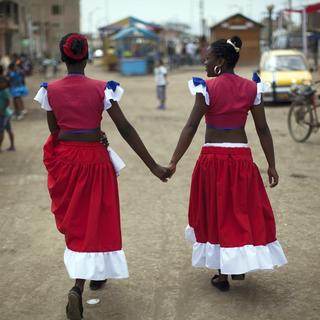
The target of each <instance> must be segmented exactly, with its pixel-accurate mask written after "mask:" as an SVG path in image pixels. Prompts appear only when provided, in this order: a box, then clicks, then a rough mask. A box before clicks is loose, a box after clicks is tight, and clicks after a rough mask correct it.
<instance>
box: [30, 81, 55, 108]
mask: <svg viewBox="0 0 320 320" xmlns="http://www.w3.org/2000/svg"><path fill="white" fill-rule="evenodd" d="M47 87H48V84H47V83H46V82H44V83H43V84H42V85H41V87H40V89H39V90H38V92H37V94H36V96H35V97H34V98H33V100H35V101H37V102H39V103H40V105H41V108H42V109H44V110H46V111H52V108H51V106H50V104H49V101H48V92H47Z"/></svg>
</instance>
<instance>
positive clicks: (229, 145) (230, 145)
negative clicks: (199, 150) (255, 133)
mask: <svg viewBox="0 0 320 320" xmlns="http://www.w3.org/2000/svg"><path fill="white" fill-rule="evenodd" d="M203 146H204V147H220V148H250V147H249V144H248V143H233V142H221V143H205V144H204V145H203Z"/></svg>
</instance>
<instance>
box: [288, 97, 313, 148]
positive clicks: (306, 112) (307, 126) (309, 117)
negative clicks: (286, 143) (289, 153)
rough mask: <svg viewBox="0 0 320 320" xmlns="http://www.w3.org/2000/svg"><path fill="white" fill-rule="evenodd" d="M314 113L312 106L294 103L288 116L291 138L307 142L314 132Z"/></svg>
mask: <svg viewBox="0 0 320 320" xmlns="http://www.w3.org/2000/svg"><path fill="white" fill-rule="evenodd" d="M312 124H313V113H312V109H311V105H310V104H308V103H306V102H299V101H294V102H293V103H292V104H291V107H290V110H289V114H288V128H289V132H290V135H291V137H292V138H293V140H295V141H297V142H305V141H306V140H307V139H308V138H309V137H310V134H311V132H312Z"/></svg>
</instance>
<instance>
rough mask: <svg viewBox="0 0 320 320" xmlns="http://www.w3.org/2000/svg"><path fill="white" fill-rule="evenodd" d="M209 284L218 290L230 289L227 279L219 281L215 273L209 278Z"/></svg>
mask: <svg viewBox="0 0 320 320" xmlns="http://www.w3.org/2000/svg"><path fill="white" fill-rule="evenodd" d="M216 279H217V280H216ZM211 284H212V285H213V286H214V287H216V288H218V289H219V290H220V291H229V289H230V285H229V281H228V280H224V281H219V276H218V275H217V274H216V275H215V276H214V277H213V278H212V279H211Z"/></svg>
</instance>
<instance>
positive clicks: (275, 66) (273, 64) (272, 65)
mask: <svg viewBox="0 0 320 320" xmlns="http://www.w3.org/2000/svg"><path fill="white" fill-rule="evenodd" d="M264 69H265V70H266V71H286V70H306V69H307V67H306V64H305V62H304V59H303V57H302V56H299V55H296V56H294V55H290V56H285V55H281V56H273V57H270V59H268V60H267V61H266V62H265V65H264Z"/></svg>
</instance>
